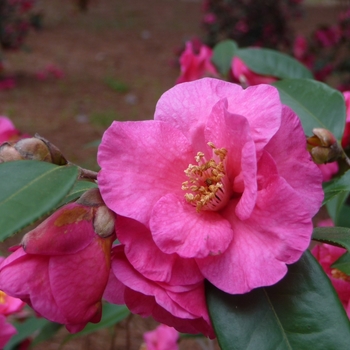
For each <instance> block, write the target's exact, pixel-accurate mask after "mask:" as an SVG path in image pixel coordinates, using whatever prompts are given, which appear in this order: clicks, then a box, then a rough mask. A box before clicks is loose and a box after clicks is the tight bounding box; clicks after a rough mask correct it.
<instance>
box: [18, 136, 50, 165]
mask: <svg viewBox="0 0 350 350" xmlns="http://www.w3.org/2000/svg"><path fill="white" fill-rule="evenodd" d="M15 149H16V150H17V151H18V152H19V154H20V155H21V156H22V158H23V159H28V160H41V161H44V162H49V163H52V158H51V154H50V151H49V149H48V148H47V146H46V145H45V143H44V142H43V141H41V140H39V139H37V138H35V137H31V138H28V139H23V140H19V141H18V142H17V143H16V144H15Z"/></svg>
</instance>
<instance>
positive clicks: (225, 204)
mask: <svg viewBox="0 0 350 350" xmlns="http://www.w3.org/2000/svg"><path fill="white" fill-rule="evenodd" d="M98 161H99V164H100V166H101V171H100V172H99V175H98V183H99V188H100V191H101V195H102V197H103V199H104V201H105V203H106V205H107V206H108V207H109V208H110V209H112V210H113V211H114V212H116V213H118V214H119V215H121V216H123V217H125V218H129V219H133V220H135V221H138V222H139V223H140V225H139V226H136V227H135V229H134V230H133V232H132V234H128V235H127V234H125V233H123V232H122V231H123V227H118V224H117V237H118V239H119V240H120V242H121V243H122V244H123V245H124V247H125V254H126V257H127V259H128V260H129V262H130V264H131V265H132V266H133V267H134V268H135V269H136V270H137V271H138V272H139V273H140V274H142V275H143V276H145V277H146V278H147V279H149V280H152V281H155V282H156V283H157V284H161V283H167V284H168V285H171V286H174V288H175V286H187V285H190V284H194V283H198V282H200V281H203V279H204V278H205V279H207V280H209V281H210V282H211V283H212V284H213V285H215V286H216V287H217V288H219V289H221V290H223V291H225V292H227V293H232V294H237V293H246V292H248V291H250V290H252V289H253V288H257V287H261V286H268V285H273V284H275V283H277V282H278V281H279V280H280V279H281V278H282V277H283V276H284V275H285V274H286V272H287V266H286V264H291V263H293V262H295V261H297V260H298V259H299V258H300V256H301V254H302V253H303V252H304V251H305V250H306V249H307V247H308V245H309V242H310V237H311V233H312V220H311V218H312V217H313V216H314V214H315V213H316V212H317V211H318V210H319V208H320V206H321V203H322V199H323V191H322V187H321V183H322V175H321V172H320V170H319V169H318V167H317V165H316V164H314V163H313V162H312V160H311V157H310V155H309V153H308V152H307V150H306V140H305V135H304V132H303V129H302V126H301V124H300V120H299V118H298V117H297V116H296V115H295V113H294V112H293V111H292V110H291V109H290V108H289V107H287V106H284V105H282V103H281V101H280V98H279V94H278V91H277V89H276V88H275V87H273V86H270V85H258V86H253V87H249V88H247V89H242V87H241V86H239V85H236V84H232V83H228V82H225V81H222V80H217V79H212V78H205V79H201V80H197V81H194V82H190V83H183V84H179V85H176V86H175V87H173V88H172V89H170V90H169V91H167V92H166V93H164V94H163V95H162V97H161V98H160V100H159V101H158V104H157V106H156V111H155V117H154V120H148V121H139V122H114V123H113V124H112V126H111V127H110V128H109V129H108V130H107V131H106V132H105V134H104V136H103V139H102V143H101V145H100V147H99V150H98ZM118 220H119V218H118ZM142 227H145V228H146V229H143V228H142ZM130 231H131V230H130ZM140 242H142V244H143V245H142V249H140V247H139V244H140ZM138 247H139V248H138ZM136 252H137V253H136ZM141 262H146V264H144V263H141ZM145 265H146V266H145ZM180 267H182V268H180ZM120 269H122V268H120ZM122 272H123V269H122V271H118V273H117V274H116V277H117V278H119V276H118V274H122ZM142 290H143V287H141V286H139V291H140V292H141V293H142ZM143 294H145V293H143ZM162 323H166V322H162ZM166 324H168V323H166ZM168 325H169V324H168ZM175 328H176V327H175Z"/></svg>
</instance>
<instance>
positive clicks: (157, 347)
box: [141, 324, 179, 350]
mask: <svg viewBox="0 0 350 350" xmlns="http://www.w3.org/2000/svg"><path fill="white" fill-rule="evenodd" d="M143 339H144V340H145V345H144V346H143V347H141V350H178V349H179V346H178V344H177V341H178V339H179V333H178V332H177V331H176V330H175V329H174V328H172V327H168V326H166V325H165V324H161V325H159V326H158V327H157V328H156V329H155V330H153V331H149V332H146V333H144V335H143Z"/></svg>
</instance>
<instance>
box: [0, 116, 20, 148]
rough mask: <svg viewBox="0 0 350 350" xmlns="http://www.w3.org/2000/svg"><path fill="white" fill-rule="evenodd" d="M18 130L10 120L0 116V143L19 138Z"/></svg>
mask: <svg viewBox="0 0 350 350" xmlns="http://www.w3.org/2000/svg"><path fill="white" fill-rule="evenodd" d="M19 135H20V132H19V131H18V130H17V129H16V128H15V126H14V125H13V123H12V122H11V120H10V119H9V118H7V117H4V116H0V145H1V144H2V143H3V142H6V141H17V140H18V139H19V138H20V136H19Z"/></svg>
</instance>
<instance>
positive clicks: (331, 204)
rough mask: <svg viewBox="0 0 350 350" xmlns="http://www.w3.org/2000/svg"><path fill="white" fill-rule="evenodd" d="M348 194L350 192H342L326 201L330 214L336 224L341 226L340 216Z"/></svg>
mask: <svg viewBox="0 0 350 350" xmlns="http://www.w3.org/2000/svg"><path fill="white" fill-rule="evenodd" d="M348 195H349V192H340V193H338V195H336V196H334V197H332V198H330V199H329V200H328V201H327V203H326V207H327V210H328V214H329V216H330V217H331V218H332V220H333V222H334V224H335V225H336V226H340V224H339V218H340V215H341V212H342V209H343V206H344V204H345V201H346V199H347V198H348Z"/></svg>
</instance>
